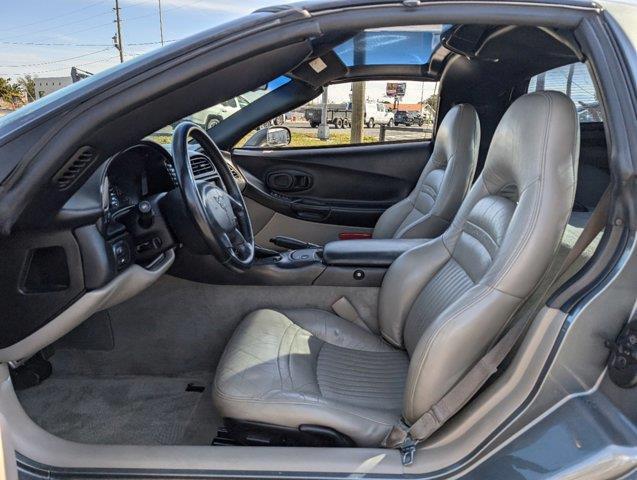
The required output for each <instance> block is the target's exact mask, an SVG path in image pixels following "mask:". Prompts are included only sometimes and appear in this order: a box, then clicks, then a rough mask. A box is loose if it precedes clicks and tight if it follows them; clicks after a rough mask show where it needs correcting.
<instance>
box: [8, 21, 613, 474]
mask: <svg viewBox="0 0 637 480" xmlns="http://www.w3.org/2000/svg"><path fill="white" fill-rule="evenodd" d="M416 27H418V26H416ZM420 27H427V28H424V29H422V30H418V29H417V28H414V29H413V32H411V33H412V34H413V35H412V34H410V35H406V36H405V38H402V37H400V36H399V35H396V31H395V30H393V29H392V28H387V29H385V30H383V29H382V28H378V29H367V28H366V26H357V27H350V28H339V29H334V30H331V31H330V30H328V31H326V32H322V33H321V34H320V35H319V34H317V35H316V36H315V37H314V38H311V39H309V40H307V39H306V40H301V41H298V42H294V43H291V44H288V45H284V46H281V47H279V48H278V49H271V50H270V51H268V52H264V53H262V54H260V55H259V56H258V57H259V58H258V59H255V58H248V59H245V60H242V61H241V62H237V63H235V64H233V65H230V66H227V67H225V69H222V74H223V75H224V77H225V78H233V79H236V81H233V82H226V84H232V85H226V86H225V87H219V88H218V89H217V90H216V91H215V92H214V93H212V92H208V93H207V94H206V95H207V97H209V98H208V99H206V98H205V97H206V95H203V96H202V98H197V99H194V98H192V99H190V100H188V97H187V95H185V93H184V92H186V90H184V91H183V92H182V91H177V90H176V91H175V92H172V93H171V94H170V95H173V97H172V98H171V96H170V95H168V94H167V95H166V97H165V99H163V100H161V101H162V102H164V105H165V106H166V107H167V108H164V109H163V110H162V112H161V113H158V114H157V116H156V118H153V119H152V121H150V120H148V118H149V117H148V116H147V115H143V107H140V108H141V109H140V110H139V111H137V112H133V113H131V115H132V117H131V119H133V118H134V119H135V121H136V122H138V123H143V122H145V121H146V122H147V123H148V125H147V126H145V127H144V128H146V134H150V133H151V131H154V130H157V129H158V128H159V127H160V126H161V125H162V124H163V125H172V124H177V123H178V120H179V119H180V118H184V117H187V116H188V115H190V114H192V113H193V112H194V111H196V110H201V109H202V108H204V107H205V106H206V105H204V104H203V102H204V100H205V101H207V102H208V104H207V105H209V104H210V102H211V101H214V103H219V102H221V101H223V100H227V99H228V98H234V97H235V96H237V95H240V94H243V93H245V92H250V91H254V90H256V89H257V88H258V87H259V85H262V84H266V83H268V82H272V81H274V80H275V79H280V78H282V77H283V78H284V81H283V82H279V83H280V85H278V86H277V87H276V88H273V89H271V90H269V91H268V93H267V94H265V95H263V96H261V97H259V98H258V99H257V100H255V101H253V102H251V103H249V104H247V105H246V106H244V107H243V108H241V109H239V110H237V111H236V112H235V113H233V114H232V115H230V116H228V117H227V118H225V119H223V120H221V121H220V122H218V123H216V124H215V125H213V126H211V128H210V129H209V130H207V131H205V130H204V129H202V128H200V127H198V126H196V125H194V124H192V123H190V122H182V123H179V125H178V126H177V127H176V128H175V129H174V131H173V132H172V144H164V143H160V142H157V141H154V140H153V139H152V138H153V137H146V138H142V137H139V136H138V137H137V139H136V140H134V139H131V138H127V134H126V133H125V132H120V136H119V137H118V138H115V136H114V133H115V132H114V130H113V129H111V128H109V126H108V125H106V126H104V128H102V129H101V131H100V132H99V133H100V135H101V136H102V138H104V137H105V136H106V135H107V134H108V135H109V138H108V141H107V143H108V145H105V144H104V140H102V143H100V141H97V140H95V139H89V140H87V141H86V142H84V143H85V145H86V146H84V147H82V148H80V149H78V150H76V151H75V152H74V153H72V154H70V155H69V160H68V161H67V162H66V163H65V165H64V167H62V169H60V170H59V171H57V172H55V174H54V175H53V176H52V185H53V187H54V190H55V191H54V193H52V194H51V196H50V197H43V198H42V199H38V201H37V202H35V204H34V205H33V206H28V208H27V209H26V210H25V212H24V214H23V216H22V217H21V218H22V220H21V221H22V222H23V223H22V225H21V232H23V233H21V232H18V234H16V235H12V236H11V237H10V238H9V239H3V250H4V251H5V252H7V254H6V255H5V256H4V258H3V260H2V269H1V270H2V272H1V273H0V285H2V288H3V291H8V292H11V293H10V294H9V295H4V296H3V298H2V300H0V309H1V310H2V311H4V312H10V313H11V315H10V318H8V319H6V320H5V324H6V325H7V326H6V327H5V329H4V333H3V334H2V343H1V344H0V359H2V361H10V362H11V363H10V365H11V368H10V372H11V379H12V382H13V387H14V389H15V391H16V394H15V395H16V398H17V402H18V404H19V407H16V408H15V412H19V413H16V418H18V417H19V418H22V417H23V416H24V417H25V418H27V417H28V418H29V419H30V420H29V421H32V422H33V423H34V424H35V425H37V428H41V429H43V430H44V431H46V432H48V433H49V434H51V435H53V436H55V437H59V438H61V439H64V440H66V441H69V442H78V443H82V444H93V445H99V446H109V445H110V446H114V445H144V446H154V445H168V446H206V447H211V446H212V447H213V448H217V447H219V448H221V449H227V448H229V447H233V446H234V447H237V446H239V447H241V448H245V447H250V446H274V447H276V446H279V447H281V446H282V447H299V446H300V447H345V448H346V447H357V448H360V447H372V448H382V447H392V446H394V445H396V443H394V442H393V440H392V438H393V435H395V434H396V432H397V431H398V432H399V433H400V429H401V428H403V427H404V428H409V426H410V425H414V424H419V422H421V421H422V419H423V417H425V416H427V415H431V412H432V411H434V410H435V407H436V405H438V404H439V402H440V401H441V399H443V397H445V395H446V394H447V393H448V392H450V391H451V390H452V389H453V387H454V385H457V384H458V383H459V382H460V380H462V379H463V377H464V376H465V375H466V374H467V373H468V372H469V371H471V368H472V367H473V366H474V365H475V364H476V363H477V362H479V361H480V359H481V358H482V357H483V356H484V355H485V353H487V352H488V351H489V349H490V348H491V347H493V346H494V345H495V344H496V342H497V340H498V339H500V338H501V337H502V336H503V334H504V333H505V332H506V331H507V328H508V326H509V325H511V324H512V322H513V320H512V319H516V318H519V317H521V316H523V315H531V314H537V312H538V311H540V309H541V308H542V307H543V306H544V305H545V303H546V301H547V299H548V298H549V297H550V296H551V295H552V294H555V292H557V291H558V287H560V286H561V285H562V284H563V283H564V282H565V281H567V280H568V279H572V278H574V277H576V276H577V272H578V271H579V270H580V269H581V268H582V267H583V266H584V265H585V264H587V262H588V261H589V260H590V259H591V257H593V255H594V253H595V250H596V248H597V245H598V244H599V241H600V238H601V236H602V234H599V235H596V239H595V240H594V241H593V242H591V243H590V244H589V245H588V246H587V248H586V249H585V250H584V251H583V252H582V253H581V254H580V255H578V258H577V259H576V261H575V262H574V263H573V264H572V265H571V266H570V268H569V269H568V270H567V272H566V273H564V272H562V271H561V270H560V267H561V266H562V265H563V260H564V259H565V258H566V257H567V256H568V254H569V252H570V251H571V250H572V248H573V246H574V245H575V244H576V242H577V240H578V238H579V236H580V234H581V232H582V231H583V229H584V228H585V226H586V225H587V222H588V220H589V219H590V218H591V216H593V214H594V212H595V209H596V207H597V206H598V204H600V201H602V200H603V198H604V195H605V192H607V190H608V188H609V185H610V179H611V174H610V169H609V161H608V145H607V125H606V122H605V112H604V108H603V104H602V96H601V95H600V90H599V87H598V84H597V81H596V75H595V73H594V69H593V66H592V65H591V63H590V61H589V60H588V59H587V57H586V55H585V54H584V53H583V52H582V49H581V48H580V46H579V43H578V41H577V40H576V38H575V36H574V33H573V31H571V30H568V29H564V28H557V27H546V26H533V25H499V24H493V25H489V24H473V23H455V24H449V25H444V27H442V32H441V33H440V34H439V35H432V34H431V31H430V26H420ZM414 32H415V33H414ZM419 35H420V36H419ZM414 38H417V39H418V42H420V43H418V42H414V41H413V39H414ZM423 42H424V43H425V44H427V42H430V44H431V47H430V48H429V50H430V51H428V52H427V51H423V52H411V51H409V48H411V47H412V46H413V45H414V44H417V45H422V44H423ZM416 54H418V55H416ZM392 56H393V57H392ZM379 58H380V60H379ZM316 59H320V60H321V67H320V68H317V67H316V65H317V63H316V62H315V60H316ZM257 60H259V62H258V63H259V64H260V65H262V66H263V67H262V68H261V69H260V70H259V71H257V70H255V69H254V68H251V67H249V65H251V64H252V63H251V62H256V61H257ZM246 69H248V70H249V71H250V72H254V75H246V77H250V78H243V77H242V76H240V75H239V73H238V72H241V71H242V70H243V71H245V70H246ZM211 79H212V80H214V78H212V77H211ZM211 79H208V78H207V79H206V81H205V82H204V81H203V80H202V83H201V86H197V85H191V86H189V88H191V89H192V88H206V87H207V85H209V84H210V82H211ZM395 80H418V81H425V82H438V90H437V91H438V92H439V101H438V109H437V116H436V120H435V122H434V125H433V132H432V135H431V137H432V138H431V139H422V140H417V141H415V140H405V141H387V142H384V143H380V142H372V143H364V144H355V145H349V144H343V145H334V146H321V147H299V146H269V145H268V144H267V138H266V140H264V141H262V142H261V143H260V144H257V145H248V146H246V145H244V146H237V145H239V142H240V140H241V139H243V138H245V137H246V135H253V134H254V129H257V127H259V126H260V125H263V124H264V123H266V122H268V121H269V120H271V119H273V118H275V117H279V116H280V115H282V114H284V113H286V112H288V111H291V110H293V109H295V108H298V107H301V106H302V105H304V104H307V103H308V102H310V101H311V100H313V99H315V98H317V97H318V96H319V95H320V94H321V92H322V89H323V88H324V87H326V86H328V85H339V84H342V83H346V82H357V81H358V82H362V81H395ZM190 91H192V90H190ZM176 99H180V100H181V102H180V103H179V104H177V103H175V100H176ZM122 118H123V116H122ZM270 128H271V129H272V130H275V129H277V128H278V129H281V128H282V127H281V126H273V127H270ZM264 131H265V130H264V129H260V130H257V132H256V135H261V137H259V138H263V137H264V133H263V132H264ZM259 132H262V133H259ZM248 143H250V142H248ZM257 143H258V142H257ZM105 152H108V153H107V154H106V157H107V159H105V158H104V155H105ZM98 158H100V159H102V160H101V162H103V163H101V164H100V162H96V159H98ZM66 192H73V194H72V195H71V196H70V198H65V196H64V195H65V193H66ZM62 200H63V201H62ZM60 202H61V203H62V206H61V208H60V206H59V204H60ZM42 212H52V213H51V215H50V223H49V224H48V225H45V226H44V227H43V228H41V229H39V232H36V233H34V231H35V230H34V229H33V228H32V227H31V224H32V222H34V221H35V220H34V219H36V218H41V217H42ZM40 232H41V233H40ZM558 274H559V275H560V279H561V280H560V281H559V282H558V281H557V279H556V276H557V275H558ZM16 281H17V282H18V284H17V285H18V286H17V288H16ZM517 348H520V344H519V343H518V344H517ZM538 348H540V347H538ZM515 351H516V350H514V352H515ZM507 358H509V361H508V362H507V365H509V366H507V368H504V369H500V370H498V372H496V374H495V376H494V377H493V378H491V379H490V380H489V381H488V382H487V383H486V384H485V385H482V386H481V387H480V388H479V389H478V390H477V391H474V392H472V394H471V395H470V396H469V397H470V399H471V401H468V402H466V403H467V405H465V406H464V407H463V412H464V415H465V416H462V415H461V416H460V418H461V419H465V420H467V421H470V420H471V418H472V417H471V415H474V414H475V413H470V412H469V410H468V409H469V408H470V407H471V405H472V404H473V405H477V404H479V403H480V400H479V399H480V395H481V394H483V393H484V392H485V391H488V390H489V388H490V387H493V386H494V385H496V384H497V380H498V379H503V378H506V376H507V375H508V374H511V375H513V374H514V373H511V372H518V370H519V369H520V368H521V367H519V366H516V365H517V364H516V363H515V362H513V361H512V360H511V356H509V357H507ZM514 367H515V368H514ZM529 368H530V367H529ZM507 370H510V372H509V373H507ZM518 374H519V375H524V374H523V373H518ZM476 399H478V400H476ZM20 409H22V410H20ZM432 409H433V410H432ZM468 412H469V413H468ZM454 420H455V419H454ZM25 421H26V420H25ZM460 422H461V421H455V422H451V423H450V424H451V426H450V427H448V426H447V425H446V424H445V425H442V424H441V425H438V426H436V429H438V428H440V431H439V432H438V433H437V434H435V435H434V436H433V437H432V438H431V439H430V440H425V439H423V440H425V441H424V443H423V444H424V446H425V448H427V446H428V445H430V444H433V445H434V446H435V445H436V442H442V443H444V442H445V441H451V440H449V438H451V437H449V438H447V437H445V435H451V436H452V437H453V438H456V437H459V436H461V435H460V433H459V432H461V431H462V428H461V427H460V426H459V425H460ZM401 425H402V427H401ZM33 428H35V427H33V426H29V427H28V429H33ZM449 432H451V433H449ZM427 436H428V435H427ZM425 438H426V437H425ZM445 439H446V440H445ZM429 442H431V443H429ZM399 443H400V442H399ZM228 451H230V450H228ZM403 463H405V459H404V458H403Z"/></svg>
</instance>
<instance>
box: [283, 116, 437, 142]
mask: <svg viewBox="0 0 637 480" xmlns="http://www.w3.org/2000/svg"><path fill="white" fill-rule="evenodd" d="M285 126H286V127H288V128H289V129H290V130H291V131H292V133H293V134H294V133H298V134H304V135H311V134H314V135H317V134H318V129H317V128H312V127H311V126H310V124H309V123H308V122H304V121H303V122H302V121H295V122H294V121H288V122H286V123H285ZM349 132H350V129H349V128H340V129H338V128H335V127H334V126H332V125H330V133H333V134H336V135H340V134H343V133H347V134H348V135H349ZM429 136H431V126H429V125H425V126H423V127H418V126H417V125H414V126H412V127H404V126H400V127H391V128H386V129H385V141H399V140H421V139H423V138H428V137H429ZM363 137H364V138H366V139H367V141H371V138H374V139H375V140H376V141H378V139H379V138H380V126H375V127H374V128H367V127H365V128H364V129H363Z"/></svg>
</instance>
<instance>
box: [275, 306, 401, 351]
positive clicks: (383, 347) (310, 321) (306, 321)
mask: <svg viewBox="0 0 637 480" xmlns="http://www.w3.org/2000/svg"><path fill="white" fill-rule="evenodd" d="M283 313H284V314H285V315H286V316H287V317H288V318H289V319H290V320H291V321H292V322H294V323H295V324H296V325H298V326H299V327H301V328H302V329H304V330H307V331H308V332H310V333H311V334H312V335H315V336H316V337H317V338H319V339H320V340H322V341H324V342H327V343H331V344H332V345H336V346H339V347H343V348H351V349H354V350H364V351H369V352H387V351H393V350H394V349H393V347H391V346H390V345H388V344H387V343H386V342H384V341H383V339H382V338H381V337H379V336H378V335H374V334H373V333H371V332H368V331H367V330H363V329H362V328H361V327H359V326H358V325H355V324H353V323H352V322H350V321H349V320H345V319H343V318H341V317H339V316H337V315H334V314H333V313H330V312H327V311H325V310H320V309H314V308H299V309H288V310H283Z"/></svg>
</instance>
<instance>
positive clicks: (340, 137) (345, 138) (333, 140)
mask: <svg viewBox="0 0 637 480" xmlns="http://www.w3.org/2000/svg"><path fill="white" fill-rule="evenodd" d="M350 139H351V135H350V132H349V131H345V132H334V131H331V132H330V138H329V139H327V140H320V139H319V138H318V137H317V134H316V132H313V133H305V132H294V131H293V132H292V141H291V142H290V147H322V146H325V145H347V144H349V143H350ZM373 142H378V137H376V136H374V135H364V136H363V142H362V143H373Z"/></svg>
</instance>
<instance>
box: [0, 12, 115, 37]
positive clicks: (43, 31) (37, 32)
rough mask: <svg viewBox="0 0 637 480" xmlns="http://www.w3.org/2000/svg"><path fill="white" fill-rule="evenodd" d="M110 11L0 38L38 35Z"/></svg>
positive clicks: (100, 15)
mask: <svg viewBox="0 0 637 480" xmlns="http://www.w3.org/2000/svg"><path fill="white" fill-rule="evenodd" d="M110 13H111V12H102V13H97V14H95V15H90V16H88V17H83V18H80V19H78V20H74V21H72V22H68V23H63V24H61V25H54V26H52V27H48V28H45V29H43V30H36V31H35V32H24V33H20V34H18V35H9V36H8V37H3V38H2V39H0V40H11V39H13V38H20V37H24V36H27V35H29V36H34V35H39V34H40V33H46V32H50V31H51V30H58V29H60V28H63V27H68V26H69V25H77V24H78V23H84V22H85V21H86V20H90V19H91V18H97V17H103V16H104V15H110Z"/></svg>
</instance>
